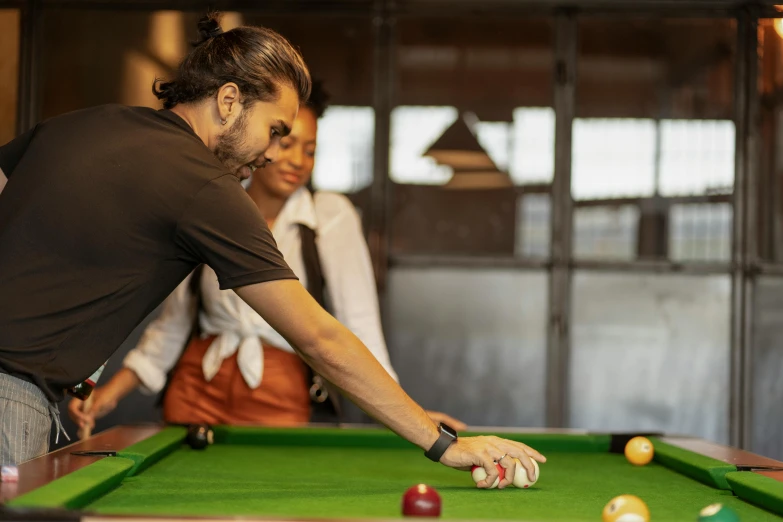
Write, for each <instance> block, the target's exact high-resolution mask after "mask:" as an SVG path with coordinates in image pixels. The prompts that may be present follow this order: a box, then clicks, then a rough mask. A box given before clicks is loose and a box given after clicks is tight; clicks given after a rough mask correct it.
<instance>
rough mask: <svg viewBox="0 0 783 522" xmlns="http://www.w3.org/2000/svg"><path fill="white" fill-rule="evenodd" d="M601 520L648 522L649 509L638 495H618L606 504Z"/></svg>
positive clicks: (606, 521)
mask: <svg viewBox="0 0 783 522" xmlns="http://www.w3.org/2000/svg"><path fill="white" fill-rule="evenodd" d="M603 520H604V522H649V521H650V510H649V509H648V508H647V504H645V503H644V502H643V501H642V499H640V498H639V497H635V496H633V495H620V496H619V497H615V498H613V499H612V500H610V501H609V503H608V504H607V505H606V507H605V508H604V512H603Z"/></svg>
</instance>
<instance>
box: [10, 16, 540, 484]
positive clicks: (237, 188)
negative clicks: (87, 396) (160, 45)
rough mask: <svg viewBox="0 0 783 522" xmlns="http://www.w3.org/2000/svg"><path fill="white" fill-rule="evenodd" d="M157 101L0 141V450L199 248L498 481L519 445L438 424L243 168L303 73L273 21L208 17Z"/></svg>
mask: <svg viewBox="0 0 783 522" xmlns="http://www.w3.org/2000/svg"><path fill="white" fill-rule="evenodd" d="M199 32H200V35H201V40H200V42H199V43H198V44H197V45H196V46H195V47H194V48H193V49H192V51H191V52H190V54H188V56H186V57H185V58H184V60H183V61H182V63H181V64H180V66H179V69H178V71H177V73H176V77H175V78H173V79H172V80H171V81H168V82H165V83H158V82H156V85H155V87H154V92H155V94H156V95H157V97H158V98H159V99H160V100H162V102H163V107H164V109H163V110H160V111H156V110H153V109H148V108H140V107H126V106H122V105H103V106H98V107H92V108H89V109H84V110H81V111H77V112H73V113H70V114H66V115H63V116H59V117H57V118H53V119H51V120H48V121H45V122H42V123H40V124H38V125H37V126H36V127H35V128H33V129H32V130H30V131H29V132H27V133H25V134H23V135H21V136H19V137H18V138H16V139H14V140H13V141H11V142H10V143H8V144H6V145H4V146H2V147H0V187H2V185H3V183H4V182H5V181H6V178H7V183H5V188H4V189H3V190H2V193H0V288H2V289H3V291H2V292H0V443H1V445H0V463H1V464H17V463H20V462H23V461H25V460H28V459H30V458H34V457H36V456H39V455H41V454H43V453H45V452H46V451H47V450H48V438H49V432H50V430H51V424H52V421H53V420H54V421H55V423H56V424H57V425H58V427H59V413H58V412H57V407H56V404H57V402H59V401H60V400H61V399H62V398H63V392H64V390H65V389H68V388H70V387H72V386H74V385H76V384H77V383H79V382H81V381H82V380H84V379H85V378H87V377H88V376H89V375H90V374H92V373H93V372H94V371H95V370H96V369H97V368H99V367H100V366H101V364H103V363H104V362H105V361H106V359H108V358H109V357H110V356H111V355H112V353H113V352H114V351H115V350H116V349H117V348H118V347H119V346H120V344H121V343H122V342H123V341H124V340H125V338H126V337H127V336H128V335H129V334H130V332H131V331H132V330H133V328H134V327H135V326H136V325H138V324H139V323H140V322H141V321H142V320H143V319H144V317H146V316H147V315H148V314H149V313H150V312H151V311H152V310H153V309H154V308H155V307H156V306H157V305H158V304H160V302H161V301H163V300H164V299H165V298H166V297H167V296H168V295H169V294H170V293H171V291H172V290H173V289H174V288H175V287H176V286H177V285H178V284H179V283H180V282H181V281H182V280H183V279H184V278H185V277H186V276H187V275H188V274H189V273H190V272H192V271H193V270H194V268H195V267H196V266H198V265H199V264H206V265H208V266H209V267H210V268H212V269H213V270H214V271H215V273H216V274H217V277H218V282H219V284H220V287H221V288H222V289H233V290H234V291H235V292H236V293H237V294H238V295H239V296H240V297H241V298H242V299H243V300H244V301H245V302H246V303H247V304H248V305H250V306H251V307H252V308H253V309H254V310H255V311H256V312H258V313H259V314H260V315H261V316H262V317H263V318H264V319H265V320H266V321H267V322H268V323H269V324H270V326H272V327H273V328H274V329H275V330H276V331H278V332H279V333H280V334H281V335H282V336H283V337H284V338H286V340H287V341H289V342H290V344H291V345H292V346H293V347H295V349H296V351H297V353H298V354H299V355H300V356H301V357H302V358H303V359H304V361H305V362H306V363H307V364H309V365H310V366H311V367H312V368H313V369H314V370H316V371H318V372H319V373H320V374H321V375H323V376H324V377H325V378H326V379H328V380H330V381H331V382H333V383H334V384H335V385H336V386H337V387H338V388H340V389H341V390H342V391H343V392H344V394H345V395H346V396H347V397H349V398H350V399H351V400H353V401H354V402H355V403H356V404H357V405H358V406H359V407H361V408H362V409H364V410H365V411H366V412H367V413H368V414H370V415H371V416H373V417H374V418H375V419H377V420H378V421H379V422H381V423H383V424H385V425H386V426H388V427H389V428H390V429H391V430H393V431H395V432H396V433H397V434H399V435H400V436H402V437H404V438H405V439H407V440H409V441H411V442H412V443H414V444H416V445H418V446H419V447H421V448H422V449H423V450H425V452H426V453H427V456H428V457H429V458H431V459H432V460H435V461H440V462H442V463H443V464H445V465H447V466H451V467H455V468H459V469H469V468H470V467H471V466H472V465H479V466H482V467H484V468H485V469H486V470H487V474H488V477H487V478H486V479H485V480H484V481H483V482H481V483H479V486H480V487H489V486H490V485H492V484H493V482H494V480H495V478H496V477H497V476H498V472H497V469H496V466H495V464H494V462H493V461H499V462H500V464H501V465H502V466H503V467H505V468H506V469H507V472H506V477H508V478H506V479H504V481H503V482H501V487H504V486H506V485H508V484H510V482H511V479H512V478H513V477H514V473H515V462H514V458H518V459H521V460H522V462H523V463H524V466H525V468H526V469H527V470H528V475H530V476H531V478H533V473H534V471H533V464H532V462H531V461H530V459H529V458H527V457H528V456H530V457H532V458H534V459H536V460H539V461H541V462H543V461H544V460H545V459H544V458H543V457H542V456H541V455H540V454H539V453H538V452H536V451H535V450H533V449H531V448H529V447H527V446H525V445H524V444H521V443H517V442H512V441H507V440H504V439H500V438H497V437H474V438H457V437H456V435H455V434H454V433H453V430H450V429H449V428H448V426H445V425H443V424H441V425H440V426H438V425H436V424H435V423H434V422H433V421H432V420H431V419H430V418H429V417H428V416H427V414H426V413H425V411H424V410H423V409H422V408H421V407H419V406H418V405H417V404H416V403H415V402H414V401H413V400H411V399H410V398H409V397H408V396H407V395H406V394H405V392H404V391H403V390H402V389H401V388H400V387H399V385H397V383H396V382H395V381H394V380H393V379H392V378H391V377H390V376H389V374H388V373H387V372H386V370H385V369H384V368H383V367H382V366H381V365H380V364H379V363H378V362H377V360H376V359H375V358H374V357H373V356H372V355H371V354H370V353H369V351H368V350H367V349H366V348H365V347H364V345H362V343H361V342H360V341H359V340H358V339H357V338H356V337H355V336H354V335H353V334H351V333H350V331H348V330H347V329H346V328H345V327H343V326H342V325H341V324H340V323H338V322H337V321H336V320H335V319H334V318H333V317H331V316H330V315H329V314H328V313H326V312H325V311H324V310H323V309H322V308H321V307H320V306H319V305H318V304H317V303H316V302H315V301H314V300H313V299H312V298H311V297H310V295H309V294H308V292H307V291H306V290H305V289H304V288H303V287H302V285H301V284H300V283H299V282H298V281H297V280H296V277H295V276H294V274H293V272H292V271H291V270H290V269H289V267H288V266H287V264H286V262H285V260H284V259H283V257H282V255H281V254H280V252H279V251H278V250H277V247H276V245H275V242H274V239H273V237H272V235H271V233H270V232H269V229H268V227H267V225H266V223H265V221H264V219H263V218H262V217H261V214H260V213H259V210H258V208H257V207H256V206H255V205H254V203H253V201H252V200H251V199H250V198H249V196H248V195H247V194H246V193H245V190H244V189H243V187H242V185H241V181H242V180H243V179H246V178H247V177H249V176H250V175H251V174H252V172H253V171H254V170H255V169H257V168H262V167H263V166H264V165H265V164H267V163H268V162H271V161H274V159H275V158H276V156H277V153H278V148H279V140H280V138H281V137H282V136H285V135H286V134H287V133H288V132H289V131H290V129H291V126H292V124H293V121H294V119H295V118H296V115H297V111H298V109H299V105H300V104H301V103H303V102H305V101H307V98H308V96H309V94H310V89H311V80H310V75H309V72H308V70H307V67H306V65H305V63H304V61H303V59H302V57H301V56H300V54H299V53H298V52H297V51H296V50H295V49H294V48H293V47H292V46H291V45H290V43H289V42H287V41H286V40H285V39H284V38H283V37H282V36H280V35H279V34H277V33H275V32H274V31H271V30H269V29H264V28H257V27H239V28H237V29H233V30H231V31H228V32H223V31H222V30H221V29H220V25H219V21H218V18H217V16H216V15H214V14H213V15H209V16H207V17H206V18H204V19H202V20H201V21H200V22H199Z"/></svg>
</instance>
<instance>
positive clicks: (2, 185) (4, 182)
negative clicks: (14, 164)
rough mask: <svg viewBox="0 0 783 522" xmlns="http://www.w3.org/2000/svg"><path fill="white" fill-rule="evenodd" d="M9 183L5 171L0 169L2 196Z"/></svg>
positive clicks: (0, 191)
mask: <svg viewBox="0 0 783 522" xmlns="http://www.w3.org/2000/svg"><path fill="white" fill-rule="evenodd" d="M7 182H8V178H6V177H5V174H4V173H3V169H0V194H2V193H3V189H4V188H5V184H6V183H7Z"/></svg>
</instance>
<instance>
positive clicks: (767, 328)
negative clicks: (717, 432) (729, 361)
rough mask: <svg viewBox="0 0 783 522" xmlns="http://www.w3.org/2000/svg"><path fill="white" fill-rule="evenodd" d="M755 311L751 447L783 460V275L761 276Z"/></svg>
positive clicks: (757, 287)
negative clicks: (782, 318) (779, 276)
mask: <svg viewBox="0 0 783 522" xmlns="http://www.w3.org/2000/svg"><path fill="white" fill-rule="evenodd" d="M755 298H756V303H755V304H756V309H755V313H754V314H753V362H752V364H753V370H752V371H753V377H752V380H753V391H752V393H753V401H752V404H753V424H752V432H753V440H752V442H751V444H752V445H751V448H750V449H751V450H752V451H753V452H755V453H758V454H759V455H765V456H767V457H770V458H773V459H777V460H783V415H781V414H780V404H781V402H783V379H781V378H780V376H781V375H783V322H781V320H780V318H781V317H783V279H780V278H776V277H761V278H759V279H758V284H757V286H756V296H755Z"/></svg>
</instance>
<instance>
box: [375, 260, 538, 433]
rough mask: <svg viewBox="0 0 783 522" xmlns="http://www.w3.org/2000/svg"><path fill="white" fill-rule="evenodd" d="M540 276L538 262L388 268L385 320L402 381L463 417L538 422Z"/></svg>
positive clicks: (477, 421)
mask: <svg viewBox="0 0 783 522" xmlns="http://www.w3.org/2000/svg"><path fill="white" fill-rule="evenodd" d="M547 281H548V277H547V274H546V273H545V272H543V271H542V272H529V273H519V272H517V271H513V270H491V269H487V270H480V269H457V268H432V269H429V268H394V269H392V270H391V271H390V273H389V282H388V284H389V286H388V292H387V301H386V310H387V313H386V317H385V325H386V331H387V334H388V336H387V341H388V343H389V352H390V354H391V358H392V364H394V367H395V369H396V370H397V373H398V374H399V376H400V380H401V384H402V386H403V388H405V390H406V391H407V392H408V393H409V394H410V395H411V396H412V397H413V398H414V399H415V400H417V401H418V402H419V403H420V404H422V405H423V406H425V407H426V408H429V409H434V410H441V411H445V412H447V413H451V414H453V415H456V416H459V417H460V418H461V419H462V420H464V421H465V422H467V423H469V424H472V425H477V426H520V427H521V426H525V427H530V426H543V425H544V415H545V411H544V408H545V400H544V397H545V394H544V388H545V386H544V384H545V383H544V380H545V375H546V314H547V308H546V306H541V303H545V302H546V299H547V298H546V295H547ZM502 383H505V384H502ZM512 384H513V385H512Z"/></svg>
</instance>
